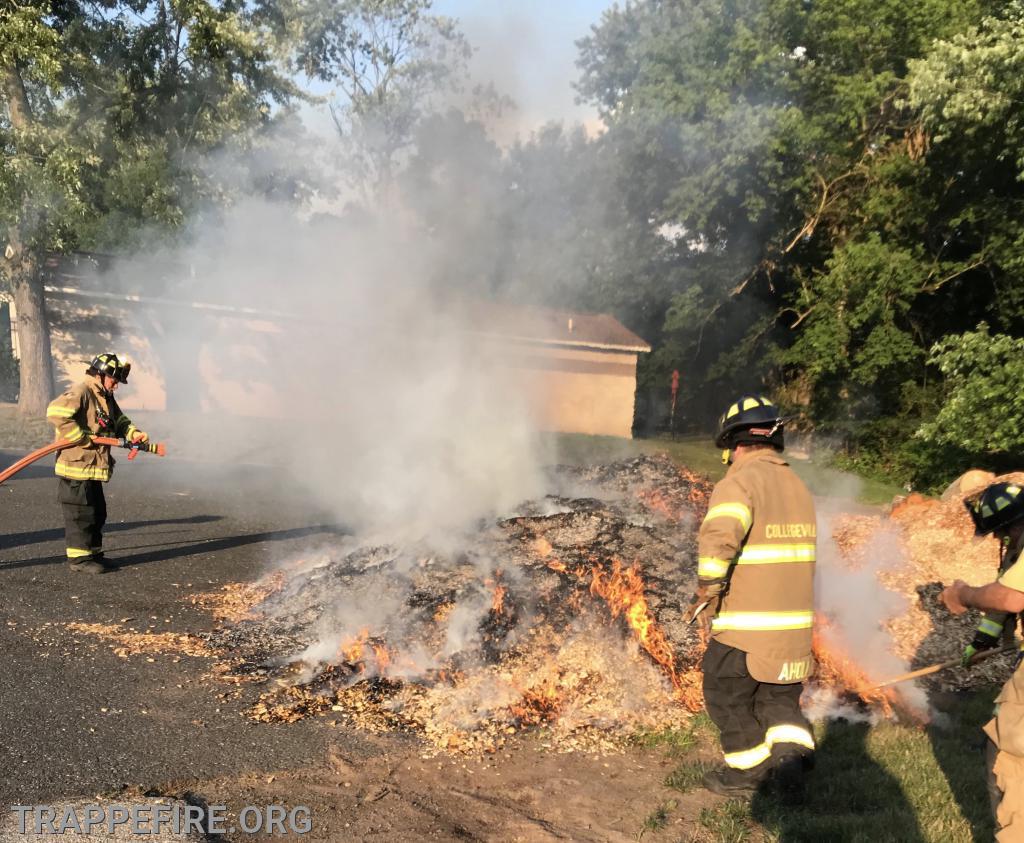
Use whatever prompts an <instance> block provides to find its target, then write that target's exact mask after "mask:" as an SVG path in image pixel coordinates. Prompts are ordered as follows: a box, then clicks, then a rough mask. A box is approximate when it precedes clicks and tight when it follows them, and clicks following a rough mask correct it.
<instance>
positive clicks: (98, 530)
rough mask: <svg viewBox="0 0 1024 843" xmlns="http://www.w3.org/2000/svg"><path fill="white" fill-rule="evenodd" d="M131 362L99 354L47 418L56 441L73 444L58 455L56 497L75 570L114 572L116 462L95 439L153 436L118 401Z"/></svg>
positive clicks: (134, 439)
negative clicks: (110, 514)
mask: <svg viewBox="0 0 1024 843" xmlns="http://www.w3.org/2000/svg"><path fill="white" fill-rule="evenodd" d="M130 371H131V363H128V362H122V361H121V360H120V359H119V358H118V357H117V355H116V354H100V355H98V356H97V357H94V358H93V361H92V363H90V364H89V368H88V369H86V372H85V374H86V379H85V380H84V381H82V382H81V383H78V384H75V385H74V386H72V387H71V388H70V389H68V390H67V391H66V392H65V393H64V394H63V395H61V396H59V397H57V398H55V399H54V400H53V401H51V402H50V406H49V407H47V410H46V418H47V419H48V420H49V421H50V423H51V424H53V425H54V427H56V429H57V438H58V439H63V440H66V441H68V442H71V443H73V444H72V445H71V446H70V447H67V448H64V449H63V450H61V451H60V452H59V453H58V454H57V464H56V467H55V472H56V474H57V497H58V499H59V500H60V504H61V509H62V510H63V513H64V539H65V545H66V552H67V559H68V563H69V564H70V567H71V570H72V571H81V572H85V573H90V574H102V573H105V572H107V571H109V570H111V568H112V566H110V565H108V564H107V563H106V562H105V560H104V558H103V525H104V524H105V523H106V520H107V503H106V499H105V498H104V495H103V484H104V483H106V482H107V481H108V480H109V479H110V475H111V472H112V471H113V469H114V458H113V457H112V456H111V454H110V446H109V445H102V444H99V443H96V442H94V441H93V437H96V436H102V437H111V436H116V437H121V438H123V439H126V440H127V441H129V442H134V443H143V442H147V441H148V440H149V436H148V435H147V434H146V433H144V432H143V431H141V430H139V429H138V428H137V427H135V425H134V424H132V421H131V419H129V418H128V416H126V415H125V414H124V413H122V412H121V408H120V407H118V406H117V401H115V400H114V392H115V391H116V390H117V388H118V386H119V385H120V384H124V383H128V373H129V372H130Z"/></svg>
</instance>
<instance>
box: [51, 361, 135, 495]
mask: <svg viewBox="0 0 1024 843" xmlns="http://www.w3.org/2000/svg"><path fill="white" fill-rule="evenodd" d="M46 418H47V419H48V420H49V421H50V423H51V424H53V425H54V427H56V429H57V438H58V439H67V440H68V441H69V442H74V443H75V444H74V445H72V446H71V447H70V448H64V449H63V450H62V451H59V452H58V453H57V464H56V466H55V468H54V471H55V472H56V474H57V475H58V476H60V477H66V478H67V479H68V480H101V481H103V482H106V481H107V480H109V479H110V475H111V473H112V472H113V470H114V458H113V456H111V454H110V446H109V445H97V444H95V443H94V442H92V441H91V438H90V437H92V436H113V437H119V438H120V437H127V438H128V439H131V438H132V436H133V435H134V433H135V431H136V428H135V425H133V424H132V421H131V419H129V418H128V416H126V415H125V414H124V413H122V412H121V408H120V407H118V406H117V402H116V401H115V400H114V396H113V395H112V394H110V393H108V392H106V391H105V390H104V389H103V387H102V386H100V380H99V378H97V377H94V376H92V375H89V376H87V377H86V379H85V380H84V381H82V382H81V383H78V384H75V385H74V386H72V387H70V388H69V389H68V390H67V391H66V392H65V393H64V394H63V395H60V396H58V397H57V398H54V399H53V401H51V402H50V406H49V407H47V409H46ZM104 420H106V421H107V424H104Z"/></svg>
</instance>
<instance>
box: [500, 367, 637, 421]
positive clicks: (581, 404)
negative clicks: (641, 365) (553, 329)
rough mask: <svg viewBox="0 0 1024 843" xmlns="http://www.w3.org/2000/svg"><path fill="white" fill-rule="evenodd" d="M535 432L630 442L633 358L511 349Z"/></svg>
mask: <svg viewBox="0 0 1024 843" xmlns="http://www.w3.org/2000/svg"><path fill="white" fill-rule="evenodd" d="M508 362H509V365H510V366H511V367H513V368H515V369H516V370H517V371H518V374H519V377H520V381H521V383H522V384H523V387H524V388H525V389H526V390H527V393H528V396H529V401H530V404H531V406H532V407H533V410H534V413H535V415H536V419H537V424H538V427H540V428H542V429H544V430H553V431H559V432H563V433H589V434H594V435H602V436H623V437H626V438H629V437H631V436H632V431H633V402H634V398H635V395H636V363H637V355H636V353H633V352H622V351H610V350H609V351H605V350H600V351H592V350H587V349H582V348H565V347H537V348H534V349H530V350H523V349H515V348H510V350H509V357H508Z"/></svg>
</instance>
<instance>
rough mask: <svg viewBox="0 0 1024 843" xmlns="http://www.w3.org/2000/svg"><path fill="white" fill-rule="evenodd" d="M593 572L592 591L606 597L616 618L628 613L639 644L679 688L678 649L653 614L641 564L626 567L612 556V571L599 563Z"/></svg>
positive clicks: (598, 595)
mask: <svg viewBox="0 0 1024 843" xmlns="http://www.w3.org/2000/svg"><path fill="white" fill-rule="evenodd" d="M591 573H592V578H591V581H590V593H591V594H593V595H595V596H597V597H601V598H603V599H604V601H605V602H606V603H607V604H608V609H609V611H611V613H612V617H613V618H617V617H619V616H620V615H621V616H623V617H625V619H626V623H627V624H629V628H630V629H631V630H633V635H634V636H635V637H636V639H637V641H639V642H640V646H641V647H643V648H644V649H645V650H646V651H647V653H648V654H649V655H650V656H651V658H653V659H654V660H655V661H656V662H657V663H658V664H660V665H661V666H662V668H663V669H664V670H665V672H666V673H667V674H668V676H669V678H670V679H671V680H672V685H673V686H674V687H675V688H676V689H680V687H681V685H680V682H679V676H678V674H677V672H676V657H675V652H674V651H673V649H672V646H671V645H670V644H669V643H668V639H667V638H665V633H664V632H662V631H661V628H660V627H659V626H658V625H657V623H655V621H654V617H653V616H652V615H651V610H650V607H649V606H648V605H647V598H646V597H644V581H643V577H641V576H640V568H639V566H638V565H636V564H634V565H632V566H631V567H630V568H628V569H623V566H622V563H621V562H620V561H619V560H618V559H613V560H612V570H611V572H610V573H608V572H606V571H604V570H603V569H601V568H599V567H597V566H595V567H594V568H593V569H592V572H591Z"/></svg>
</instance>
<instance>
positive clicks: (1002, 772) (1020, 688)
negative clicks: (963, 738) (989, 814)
mask: <svg viewBox="0 0 1024 843" xmlns="http://www.w3.org/2000/svg"><path fill="white" fill-rule="evenodd" d="M985 734H987V735H988V736H989V738H990V739H991V740H992V747H991V749H994V750H995V752H991V751H990V752H989V761H990V767H989V790H990V792H991V793H992V797H993V798H992V802H993V807H994V809H995V815H996V840H997V841H998V843H1024V664H1022V665H1020V666H1018V667H1017V669H1016V670H1015V671H1014V672H1013V676H1011V677H1010V679H1009V681H1007V683H1006V684H1005V685H1004V686H1003V690H1002V691H1000V692H999V696H998V697H996V712H995V716H994V717H993V718H992V719H991V720H990V721H989V722H988V723H987V724H986V725H985Z"/></svg>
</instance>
